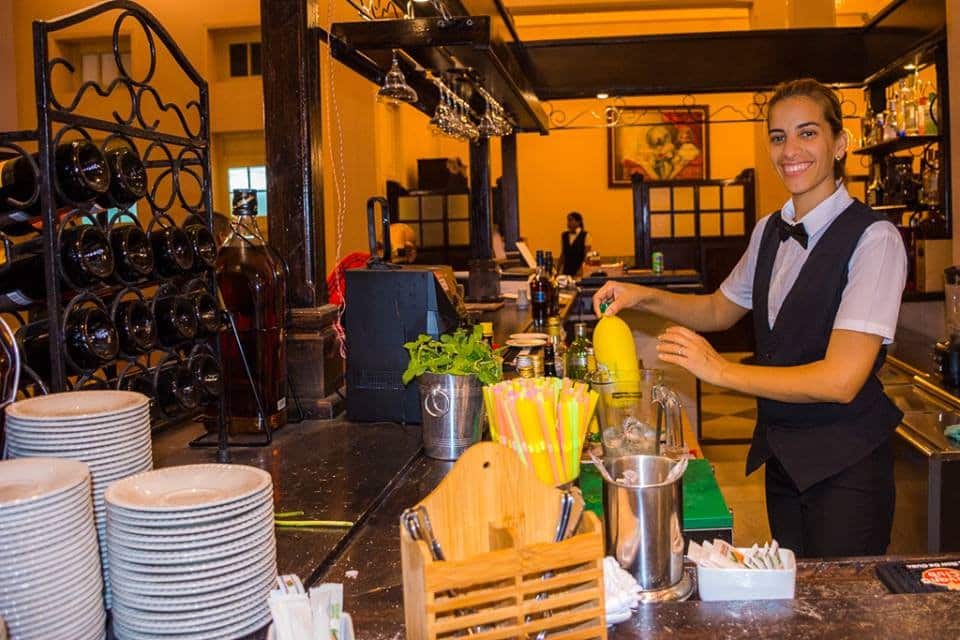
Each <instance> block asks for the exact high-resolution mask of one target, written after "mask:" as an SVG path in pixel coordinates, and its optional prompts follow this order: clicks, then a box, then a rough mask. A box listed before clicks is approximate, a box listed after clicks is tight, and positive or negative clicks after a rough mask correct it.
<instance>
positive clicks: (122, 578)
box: [110, 547, 277, 595]
mask: <svg viewBox="0 0 960 640" xmlns="http://www.w3.org/2000/svg"><path fill="white" fill-rule="evenodd" d="M276 554H277V551H276V547H268V548H265V549H262V550H261V552H260V554H259V555H254V554H247V555H245V556H238V557H237V559H236V560H234V561H233V562H211V563H208V564H206V565H191V566H189V567H147V569H146V570H145V571H138V570H134V569H133V568H130V569H128V568H127V567H123V566H117V565H113V566H112V567H110V574H111V575H112V576H114V579H115V582H116V583H117V584H118V585H120V586H121V587H122V588H124V589H128V590H136V591H137V592H138V593H143V594H148V595H164V594H168V593H175V592H176V590H179V589H191V588H194V586H202V583H206V582H207V581H210V580H219V579H223V580H232V579H233V576H234V575H236V576H241V575H247V572H252V571H255V570H257V569H259V568H263V567H266V566H269V565H276V563H277V558H276ZM157 569H161V570H164V569H165V570H166V572H163V573H161V572H158V571H157Z"/></svg>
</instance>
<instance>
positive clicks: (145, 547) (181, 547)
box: [109, 518, 273, 553]
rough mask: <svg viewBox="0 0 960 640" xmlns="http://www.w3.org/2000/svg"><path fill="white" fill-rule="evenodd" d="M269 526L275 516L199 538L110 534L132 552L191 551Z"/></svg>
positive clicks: (262, 529)
mask: <svg viewBox="0 0 960 640" xmlns="http://www.w3.org/2000/svg"><path fill="white" fill-rule="evenodd" d="M267 527H269V528H270V529H273V518H270V519H269V520H268V519H266V518H262V519H261V520H260V521H259V522H257V521H255V522H250V523H247V524H244V525H241V526H237V527H230V528H224V529H223V531H222V532H221V533H220V535H219V536H209V537H207V538H198V539H193V540H191V539H189V538H187V539H179V540H164V539H160V538H155V537H154V538H149V537H146V538H145V537H141V536H131V535H129V534H123V533H118V532H116V531H114V532H113V533H112V534H111V535H110V538H109V539H110V544H112V545H118V546H120V547H123V548H124V549H126V550H129V552H130V553H133V552H135V551H162V552H164V553H175V552H181V551H190V550H193V549H196V550H198V551H199V550H200V549H209V548H211V545H220V544H225V543H230V542H235V541H239V540H242V539H246V538H251V537H253V536H256V535H259V534H260V533H261V532H263V531H264V529H266V528H267Z"/></svg>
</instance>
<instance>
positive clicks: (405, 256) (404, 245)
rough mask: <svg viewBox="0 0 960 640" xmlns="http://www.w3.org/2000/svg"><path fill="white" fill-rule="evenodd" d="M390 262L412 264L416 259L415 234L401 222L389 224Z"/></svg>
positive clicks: (408, 226)
mask: <svg viewBox="0 0 960 640" xmlns="http://www.w3.org/2000/svg"><path fill="white" fill-rule="evenodd" d="M390 252H391V254H392V255H391V256H390V261H391V262H401V263H406V264H412V263H413V262H414V261H415V260H416V259H417V234H416V232H415V231H414V230H413V228H412V227H411V226H410V225H408V224H404V223H402V222H393V223H391V224H390Z"/></svg>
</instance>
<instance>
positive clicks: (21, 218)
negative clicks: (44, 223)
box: [6, 209, 33, 222]
mask: <svg viewBox="0 0 960 640" xmlns="http://www.w3.org/2000/svg"><path fill="white" fill-rule="evenodd" d="M6 218H7V220H10V221H12V222H29V221H30V220H32V219H33V216H32V215H30V214H29V213H27V212H26V211H20V210H19V209H18V210H17V211H10V212H8V213H7V214H6Z"/></svg>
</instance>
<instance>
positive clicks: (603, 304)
mask: <svg viewBox="0 0 960 640" xmlns="http://www.w3.org/2000/svg"><path fill="white" fill-rule="evenodd" d="M609 306H610V302H609V301H607V300H604V301H603V302H601V303H600V315H603V314H604V313H605V312H606V310H607V307H609Z"/></svg>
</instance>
